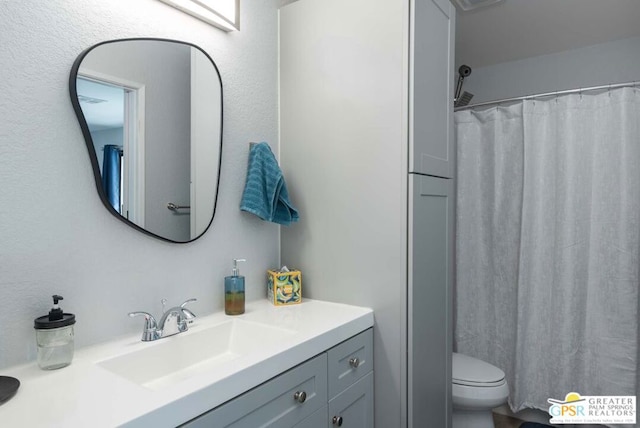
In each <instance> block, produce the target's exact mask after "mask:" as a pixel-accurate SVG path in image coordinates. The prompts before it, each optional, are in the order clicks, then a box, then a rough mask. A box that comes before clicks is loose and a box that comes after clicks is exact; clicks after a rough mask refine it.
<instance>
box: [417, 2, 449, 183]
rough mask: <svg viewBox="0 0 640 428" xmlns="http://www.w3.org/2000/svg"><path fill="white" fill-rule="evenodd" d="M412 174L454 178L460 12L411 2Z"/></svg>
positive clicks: (441, 5)
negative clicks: (456, 41) (457, 14)
mask: <svg viewBox="0 0 640 428" xmlns="http://www.w3.org/2000/svg"><path fill="white" fill-rule="evenodd" d="M411 7H412V8H413V13H412V15H411V20H412V25H411V28H412V30H413V31H412V34H411V46H410V49H411V56H410V62H411V68H410V72H411V83H412V90H411V91H410V94H409V99H410V116H409V121H410V122H409V126H410V134H409V141H410V149H409V172H415V173H420V174H429V175H433V176H437V177H444V178H452V177H453V174H454V164H455V150H454V140H453V136H452V135H451V133H452V132H453V79H454V76H455V72H454V70H453V68H454V55H453V52H454V39H455V31H454V27H455V9H454V7H453V6H452V5H451V3H450V2H449V0H412V1H411Z"/></svg>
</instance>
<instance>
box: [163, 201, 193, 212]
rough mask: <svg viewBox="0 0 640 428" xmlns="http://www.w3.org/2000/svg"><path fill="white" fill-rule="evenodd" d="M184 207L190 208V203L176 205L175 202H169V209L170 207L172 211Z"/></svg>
mask: <svg viewBox="0 0 640 428" xmlns="http://www.w3.org/2000/svg"><path fill="white" fill-rule="evenodd" d="M183 208H184V209H190V208H191V206H189V205H176V204H174V203H173V202H169V203H168V204H167V209H170V210H171V211H178V210H181V209H183Z"/></svg>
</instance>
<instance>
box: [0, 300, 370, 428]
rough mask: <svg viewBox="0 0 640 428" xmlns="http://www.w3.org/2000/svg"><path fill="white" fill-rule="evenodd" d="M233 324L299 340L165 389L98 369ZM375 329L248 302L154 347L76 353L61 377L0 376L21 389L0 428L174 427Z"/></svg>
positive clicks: (326, 310) (345, 314)
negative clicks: (263, 327)
mask: <svg viewBox="0 0 640 428" xmlns="http://www.w3.org/2000/svg"><path fill="white" fill-rule="evenodd" d="M232 318H234V319H235V318H238V319H243V320H246V321H253V322H259V323H263V324H269V325H272V326H276V327H282V328H286V329H290V330H294V333H293V334H289V335H287V336H286V337H285V338H283V339H282V341H280V340H278V341H277V342H274V344H273V346H267V347H265V348H264V349H261V350H260V351H258V352H253V353H251V354H250V355H247V356H245V357H242V358H240V359H237V360H235V361H234V362H233V363H232V364H228V365H225V367H224V368H225V370H211V371H207V372H205V373H201V374H199V375H198V376H193V377H190V378H187V379H185V380H183V381H180V382H178V383H176V384H173V385H171V386H167V387H164V388H156V389H148V388H146V387H144V386H140V385H138V384H136V383H133V382H131V381H129V380H127V379H125V378H123V377H120V376H118V375H116V374H114V373H112V372H110V371H108V370H107V369H105V368H103V367H101V366H100V365H99V364H98V363H100V362H101V361H104V360H108V359H110V358H113V357H116V356H119V355H122V354H127V353H129V352H132V351H137V350H139V349H144V348H145V347H149V346H154V344H157V343H159V342H166V341H171V340H172V339H174V338H178V337H180V336H182V335H188V334H192V333H196V332H198V331H199V330H201V329H204V328H207V327H208V326H214V325H216V324H220V323H224V322H225V321H228V320H230V319H232ZM140 324H141V325H142V322H141V323H140ZM372 326H373V312H372V311H371V309H367V308H361V307H357V306H349V305H343V304H338V303H328V302H322V301H318V300H309V299H305V300H304V301H303V303H301V304H299V305H293V306H285V307H275V306H273V305H272V304H271V303H269V302H267V301H266V300H265V301H254V302H249V303H247V306H246V312H245V313H244V314H243V315H239V316H235V317H229V316H226V315H224V312H222V313H216V314H213V315H209V316H206V317H200V318H197V319H196V321H195V323H194V324H193V325H192V326H190V328H189V331H187V332H185V333H181V334H179V335H176V336H172V337H168V338H164V339H160V340H158V341H155V342H142V341H140V335H135V336H131V337H127V338H124V339H119V340H116V341H113V342H108V343H105V344H100V345H96V346H92V347H87V348H82V349H76V352H75V356H74V359H73V362H72V363H71V365H70V366H68V367H65V368H62V369H59V370H52V371H44V370H40V369H39V368H38V366H37V364H36V363H35V362H33V363H30V364H27V365H22V366H16V367H10V368H7V369H4V370H2V371H0V375H4V376H13V377H15V378H17V379H19V380H20V383H21V385H20V389H19V390H18V392H17V394H16V395H15V396H14V397H13V398H12V399H11V400H9V401H8V402H6V403H5V404H3V405H1V406H0V426H3V427H5V426H6V427H28V428H37V427H47V428H51V427H65V428H74V427H82V428H85V427H94V428H98V427H115V426H126V427H145V428H146V427H175V426H177V425H180V424H182V423H185V422H187V421H188V420H190V419H192V418H194V417H196V416H198V415H200V414H202V413H204V412H206V411H208V410H210V409H212V408H214V407H216V406H218V405H220V404H222V403H224V402H226V401H228V400H230V399H232V398H234V397H236V396H238V395H240V394H242V393H243V392H245V391H247V390H249V389H251V388H253V387H255V386H257V385H259V384H261V383H263V382H265V381H267V380H269V379H271V378H272V377H274V376H277V375H278V374H280V373H282V372H285V371H286V370H288V369H290V368H292V367H294V366H296V365H297V364H300V363H302V362H304V361H306V360H308V359H309V358H311V357H313V356H315V355H317V354H319V353H321V352H323V351H325V350H326V349H328V348H331V347H332V346H334V345H336V344H338V343H340V342H342V341H344V340H346V339H348V338H350V337H351V336H354V335H356V334H358V333H359V332H361V331H363V330H366V329H367V328H369V327H372ZM141 329H142V327H141Z"/></svg>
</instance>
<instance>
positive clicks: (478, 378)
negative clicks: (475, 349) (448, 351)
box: [451, 352, 506, 388]
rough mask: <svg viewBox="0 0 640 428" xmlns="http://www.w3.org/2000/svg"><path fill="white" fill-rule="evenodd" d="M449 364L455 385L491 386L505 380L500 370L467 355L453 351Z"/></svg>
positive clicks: (496, 385)
mask: <svg viewBox="0 0 640 428" xmlns="http://www.w3.org/2000/svg"><path fill="white" fill-rule="evenodd" d="M451 366H452V382H453V383H454V384H457V385H464V386H471V387H477V388H491V387H498V386H501V385H504V384H505V382H506V380H505V374H504V372H503V371H502V370H500V369H499V368H497V367H495V366H493V365H491V364H489V363H486V362H484V361H482V360H478V359H477V358H473V357H470V356H468V355H464V354H458V353H456V352H454V353H453V357H452V364H451Z"/></svg>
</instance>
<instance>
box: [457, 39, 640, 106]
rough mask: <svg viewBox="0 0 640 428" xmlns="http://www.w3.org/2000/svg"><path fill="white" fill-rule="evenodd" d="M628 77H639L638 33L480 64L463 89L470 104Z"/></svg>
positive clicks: (624, 79)
mask: <svg viewBox="0 0 640 428" xmlns="http://www.w3.org/2000/svg"><path fill="white" fill-rule="evenodd" d="M468 65H469V66H471V68H473V64H468ZM456 72H457V69H456ZM457 78H458V76H457V74H456V79H457ZM631 81H640V37H634V38H631V39H623V40H617V41H615V42H609V43H602V44H597V45H592V46H587V47H584V48H580V49H573V50H569V51H564V52H558V53H554V54H549V55H542V56H537V57H533V58H526V59H522V60H519V61H511V62H505V63H502V64H496V65H491V66H487V67H480V68H478V69H474V70H473V72H472V73H471V76H469V77H468V78H467V79H465V82H464V86H463V90H464V91H468V92H471V93H472V94H474V97H473V99H472V100H471V103H472V104H473V103H480V102H484V101H491V100H498V99H503V98H509V97H519V96H523V95H531V94H540V93H546V92H553V91H561V90H566V89H575V88H587V87H590V86H600V85H608V84H610V83H626V82H631Z"/></svg>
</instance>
